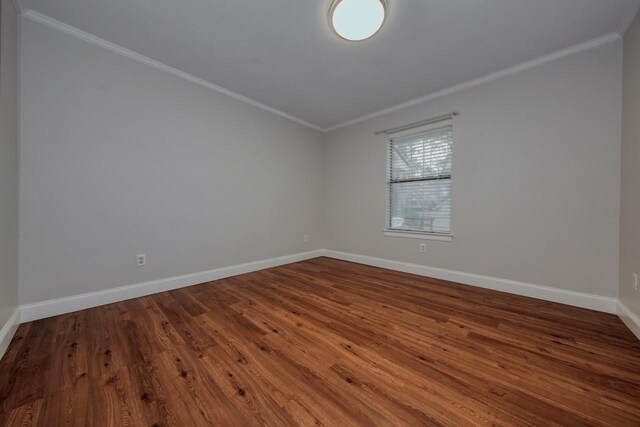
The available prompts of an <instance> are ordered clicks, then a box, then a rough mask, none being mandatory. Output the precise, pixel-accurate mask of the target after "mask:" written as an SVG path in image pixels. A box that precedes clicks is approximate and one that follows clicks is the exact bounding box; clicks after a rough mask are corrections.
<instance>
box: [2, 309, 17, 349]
mask: <svg viewBox="0 0 640 427" xmlns="http://www.w3.org/2000/svg"><path fill="white" fill-rule="evenodd" d="M19 325H20V308H18V307H16V308H15V310H13V313H11V316H9V319H7V322H6V323H5V324H4V326H2V329H0V359H2V356H4V353H5V352H6V351H7V349H8V348H9V344H11V340H12V339H13V336H14V335H15V334H16V331H17V330H18V326H19Z"/></svg>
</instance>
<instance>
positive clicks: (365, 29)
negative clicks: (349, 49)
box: [329, 0, 387, 41]
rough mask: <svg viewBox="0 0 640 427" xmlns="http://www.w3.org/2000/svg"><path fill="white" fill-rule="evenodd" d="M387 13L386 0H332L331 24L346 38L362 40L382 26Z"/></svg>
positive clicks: (336, 31) (337, 32)
mask: <svg viewBox="0 0 640 427" xmlns="http://www.w3.org/2000/svg"><path fill="white" fill-rule="evenodd" d="M386 15H387V1H386V0H331V4H330V5H329V26H330V27H331V29H332V30H333V32H335V33H336V34H337V35H338V36H339V37H342V38H343V39H345V40H349V41H361V40H366V39H368V38H370V37H373V36H374V35H375V34H376V33H377V32H378V31H379V30H380V28H382V24H383V23H384V20H385V17H386Z"/></svg>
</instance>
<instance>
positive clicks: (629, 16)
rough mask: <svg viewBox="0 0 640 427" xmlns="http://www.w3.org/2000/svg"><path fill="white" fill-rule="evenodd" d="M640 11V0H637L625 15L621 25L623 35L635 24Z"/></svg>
mask: <svg viewBox="0 0 640 427" xmlns="http://www.w3.org/2000/svg"><path fill="white" fill-rule="evenodd" d="M638 11H640V0H636V2H635V3H633V4H632V5H631V6H630V7H629V11H628V12H627V13H626V14H625V15H624V18H623V20H622V25H621V26H620V34H622V36H623V37H624V35H625V34H626V33H627V31H629V28H631V24H633V21H634V20H635V18H636V15H637V14H638Z"/></svg>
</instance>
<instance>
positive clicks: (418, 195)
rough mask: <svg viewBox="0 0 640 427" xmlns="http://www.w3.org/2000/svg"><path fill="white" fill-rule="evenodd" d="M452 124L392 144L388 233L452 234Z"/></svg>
mask: <svg viewBox="0 0 640 427" xmlns="http://www.w3.org/2000/svg"><path fill="white" fill-rule="evenodd" d="M450 123H451V122H450V121H449V122H445V123H444V124H443V123H440V124H439V126H437V127H433V126H432V127H431V128H430V129H428V130H423V131H422V132H420V133H415V134H412V135H407V136H401V137H398V138H393V139H391V140H390V142H389V179H388V191H389V194H388V210H387V231H390V232H412V233H425V234H434V235H442V236H449V235H450V234H451V156H452V145H453V126H452V125H451V124H450ZM390 234H391V235H392V233H390Z"/></svg>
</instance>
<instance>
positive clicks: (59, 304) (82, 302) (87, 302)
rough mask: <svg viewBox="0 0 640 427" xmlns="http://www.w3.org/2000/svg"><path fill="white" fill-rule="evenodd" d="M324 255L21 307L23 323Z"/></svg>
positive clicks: (316, 253)
mask: <svg viewBox="0 0 640 427" xmlns="http://www.w3.org/2000/svg"><path fill="white" fill-rule="evenodd" d="M323 254H324V250H322V249H319V250H316V251H311V252H303V253H299V254H294V255H286V256H283V257H278V258H271V259H266V260H261V261H254V262H249V263H246V264H238V265H233V266H230V267H222V268H217V269H215V270H209V271H202V272H199V273H193V274H186V275H184V276H177V277H170V278H167V279H160V280H153V281H150V282H144V283H137V284H135V285H128V286H121V287H118V288H111V289H105V290H104V291H97V292H89V293H86V294H80V295H73V296H70V297H65V298H58V299H52V300H47V301H41V302H36V303H33V304H26V305H22V306H20V321H21V322H30V321H33V320H38V319H44V318H46V317H51V316H57V315H59V314H65V313H71V312H74V311H78V310H84V309H87V308H92V307H97V306H100V305H105V304H111V303H114V302H118V301H124V300H128V299H131V298H137V297H141V296H146V295H151V294H156V293H158V292H164V291H170V290H173V289H178V288H184V287H187V286H193V285H197V284H199V283H205V282H210V281H212V280H219V279H224V278H225V277H231V276H237V275H239V274H245V273H251V272H253V271H258V270H263V269H265V268H271V267H277V266H279V265H284V264H290V263H292V262H298V261H304V260H306V259H311V258H316V257H319V256H322V255H323Z"/></svg>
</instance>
